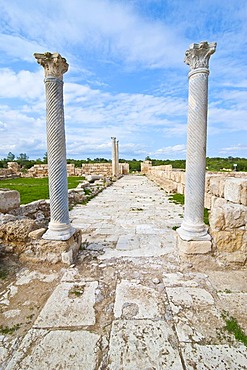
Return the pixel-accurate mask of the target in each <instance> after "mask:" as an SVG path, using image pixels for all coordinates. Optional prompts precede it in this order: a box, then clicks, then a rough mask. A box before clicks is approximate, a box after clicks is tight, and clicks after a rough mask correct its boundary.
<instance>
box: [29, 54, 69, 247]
mask: <svg viewBox="0 0 247 370" xmlns="http://www.w3.org/2000/svg"><path fill="white" fill-rule="evenodd" d="M34 56H35V58H36V59H37V62H38V63H39V64H40V65H41V66H42V67H44V72H45V80H44V82H45V89H46V130H47V155H48V174H49V194H50V211H51V219H50V223H49V226H48V230H47V232H46V233H45V234H44V235H43V238H44V239H49V240H68V239H69V238H70V237H71V236H72V235H73V234H74V232H75V229H73V228H72V226H71V225H70V221H69V207H68V179H67V162H66V147H65V129H64V107H63V74H64V73H65V72H67V70H68V67H69V65H68V63H67V62H66V59H65V58H62V57H61V55H60V54H58V53H53V54H51V53H45V54H38V53H35V54H34Z"/></svg>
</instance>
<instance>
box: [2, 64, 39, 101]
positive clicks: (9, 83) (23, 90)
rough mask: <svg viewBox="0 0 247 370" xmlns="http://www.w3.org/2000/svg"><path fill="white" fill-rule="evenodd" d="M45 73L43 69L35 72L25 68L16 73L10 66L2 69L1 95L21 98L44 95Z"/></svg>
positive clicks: (34, 97)
mask: <svg viewBox="0 0 247 370" xmlns="http://www.w3.org/2000/svg"><path fill="white" fill-rule="evenodd" d="M42 69H43V68H42ZM43 74H44V72H43V71H41V70H40V71H37V72H35V73H33V72H29V71H25V70H22V71H20V72H18V73H15V72H14V71H13V70H11V69H9V68H2V69H0V97H1V98H19V99H21V100H25V99H26V100H29V99H30V100H35V99H37V98H40V97H44V86H43V85H44V83H43V79H44V77H43ZM43 100H44V98H43Z"/></svg>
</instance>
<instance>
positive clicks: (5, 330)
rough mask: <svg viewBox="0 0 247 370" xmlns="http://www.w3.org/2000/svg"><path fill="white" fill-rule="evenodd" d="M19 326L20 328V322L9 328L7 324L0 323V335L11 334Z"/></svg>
mask: <svg viewBox="0 0 247 370" xmlns="http://www.w3.org/2000/svg"><path fill="white" fill-rule="evenodd" d="M19 328H20V324H16V325H14V326H13V327H11V328H10V327H8V326H3V325H0V334H2V335H6V334H13V333H14V332H15V331H16V330H18V329H19Z"/></svg>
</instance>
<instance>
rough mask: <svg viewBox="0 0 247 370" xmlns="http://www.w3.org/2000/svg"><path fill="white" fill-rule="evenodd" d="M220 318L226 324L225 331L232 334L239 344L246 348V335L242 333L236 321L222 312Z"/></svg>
mask: <svg viewBox="0 0 247 370" xmlns="http://www.w3.org/2000/svg"><path fill="white" fill-rule="evenodd" d="M222 317H223V319H224V320H225V322H226V326H225V329H226V330H227V331H228V332H229V333H232V334H233V335H234V337H235V338H236V339H237V340H238V341H239V342H242V343H243V344H244V345H245V346H246V347H247V335H246V334H245V333H244V331H243V329H242V328H241V327H240V325H239V323H238V322H237V320H236V319H235V318H234V317H232V316H229V314H228V313H227V312H224V313H223V314H222Z"/></svg>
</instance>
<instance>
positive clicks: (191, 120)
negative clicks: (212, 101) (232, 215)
mask: <svg viewBox="0 0 247 370" xmlns="http://www.w3.org/2000/svg"><path fill="white" fill-rule="evenodd" d="M215 50H216V43H210V44H209V43H207V42H201V43H199V44H192V45H190V48H189V49H188V50H187V51H186V53H185V63H186V64H188V65H189V66H190V72H189V107H188V136H187V158H186V184H185V209H184V221H183V223H182V225H181V227H180V228H179V229H178V230H177V232H178V234H179V236H180V238H181V239H182V240H186V241H200V240H201V241H207V240H211V237H210V235H209V234H208V231H207V227H206V225H205V224H204V220H203V219H204V192H205V171H206V139H207V111H208V75H209V69H208V65H209V58H210V56H211V55H212V54H213V53H214V52H215Z"/></svg>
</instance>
